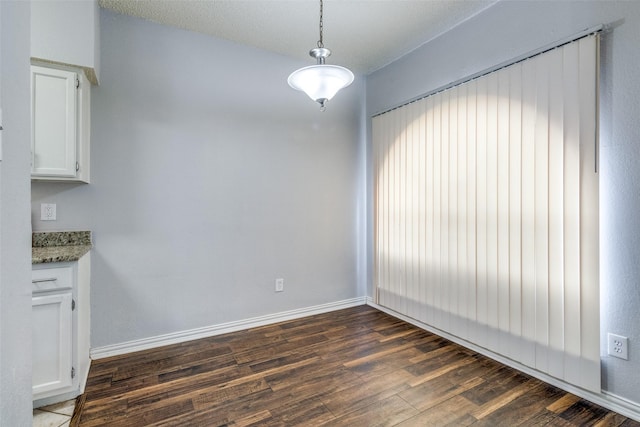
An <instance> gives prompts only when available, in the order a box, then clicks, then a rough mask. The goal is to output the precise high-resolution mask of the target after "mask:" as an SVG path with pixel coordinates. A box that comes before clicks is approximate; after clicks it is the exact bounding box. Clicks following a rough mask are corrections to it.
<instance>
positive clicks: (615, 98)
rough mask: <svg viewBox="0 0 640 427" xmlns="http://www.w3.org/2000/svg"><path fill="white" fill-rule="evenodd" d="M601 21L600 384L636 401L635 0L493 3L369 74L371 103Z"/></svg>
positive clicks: (638, 12) (413, 93) (375, 108)
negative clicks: (619, 347)
mask: <svg viewBox="0 0 640 427" xmlns="http://www.w3.org/2000/svg"><path fill="white" fill-rule="evenodd" d="M598 24H611V25H612V26H613V27H614V28H613V29H612V30H611V31H608V32H606V33H605V34H604V35H603V39H602V44H601V47H602V52H601V58H602V62H601V98H600V108H601V111H600V127H601V128H600V221H601V225H600V227H601V231H600V235H601V249H600V250H601V281H600V285H601V336H602V339H601V354H602V366H603V382H602V384H603V389H604V390H607V391H608V392H610V393H613V394H616V395H618V396H622V397H624V398H627V399H629V400H631V401H634V402H637V403H640V387H638V384H639V382H640V376H639V374H638V373H639V372H640V327H639V325H640V310H638V307H640V283H639V282H640V262H638V260H639V259H640V216H639V215H638V213H637V212H638V209H639V208H640V168H638V164H640V147H639V145H638V144H639V141H640V127H638V118H639V117H640V104H639V103H638V99H640V79H638V70H640V49H638V46H639V45H640V2H637V1H636V2H632V1H629V2H627V1H609V2H604V1H578V2H569V1H563V2H559V1H556V2H540V1H517V2H516V1H504V2H499V3H497V4H496V5H494V6H492V7H490V8H489V9H487V10H485V11H484V12H482V13H481V14H479V15H477V16H476V17H475V18H473V19H471V20H469V21H467V22H464V23H463V24H461V25H459V26H458V27H457V28H454V29H453V30H451V31H449V32H447V33H445V34H444V35H442V36H441V37H439V38H436V39H434V40H432V41H430V42H429V43H426V44H425V45H423V46H422V47H420V48H419V49H417V50H416V51H414V52H411V53H410V54H408V55H406V56H405V57H403V58H401V59H399V60H398V61H396V62H394V63H392V64H390V65H389V66H387V67H385V68H383V69H381V70H378V71H377V72H375V73H373V74H372V75H370V76H369V77H368V79H367V110H368V114H373V113H376V112H380V111H384V110H386V109H388V108H390V107H393V106H397V105H399V104H402V103H403V102H405V101H407V100H409V99H413V98H415V97H417V96H419V95H421V94H425V93H428V92H430V91H432V90H434V89H436V88H438V87H441V86H444V85H446V84H448V83H450V82H453V81H456V80H459V79H461V78H463V77H465V76H469V75H472V74H474V73H477V72H480V71H482V70H485V69H488V68H490V67H492V66H494V65H497V64H500V63H502V62H504V61H508V60H509V59H512V58H515V57H517V56H519V55H522V54H525V53H527V52H530V51H533V50H535V49H537V48H540V47H543V46H545V45H548V44H550V43H553V42H554V41H556V40H559V39H562V38H564V37H567V36H570V35H572V34H575V33H577V32H579V31H581V30H584V29H586V28H590V27H593V26H595V25H598ZM369 174H371V171H370V170H369ZM370 176H371V175H370ZM369 182H371V181H369ZM370 191H371V190H370ZM370 191H369V192H370ZM369 203H370V205H369V212H371V211H372V209H371V197H369ZM369 219H371V215H369ZM369 235H371V233H370V234H369ZM369 244H370V246H369V247H371V242H369ZM370 253H371V252H369V254H370ZM368 283H369V294H370V295H371V294H372V293H371V292H372V284H371V278H369V281H368ZM609 331H610V332H614V333H617V334H621V335H624V336H627V337H629V361H623V360H620V359H615V358H611V357H608V356H607V355H606V333H607V332H609Z"/></svg>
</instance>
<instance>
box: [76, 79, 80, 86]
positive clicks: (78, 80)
mask: <svg viewBox="0 0 640 427" xmlns="http://www.w3.org/2000/svg"><path fill="white" fill-rule="evenodd" d="M79 88H80V79H79V78H77V77H76V89H79Z"/></svg>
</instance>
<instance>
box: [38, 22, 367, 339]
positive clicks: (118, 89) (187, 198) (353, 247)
mask: <svg viewBox="0 0 640 427" xmlns="http://www.w3.org/2000/svg"><path fill="white" fill-rule="evenodd" d="M100 26H101V54H102V58H101V63H102V65H101V67H102V72H101V79H100V86H99V87H94V88H93V90H92V93H91V97H92V132H91V133H92V141H91V162H92V164H91V175H92V176H91V184H89V185H76V184H64V183H34V184H33V186H32V202H33V203H32V220H33V227H34V230H69V229H89V230H92V231H93V233H94V236H93V237H94V246H95V248H94V250H93V252H92V284H91V299H92V307H91V310H92V311H91V316H92V337H91V340H92V347H94V348H95V347H100V346H105V345H109V344H116V343H121V342H125V341H129V340H135V339H141V338H148V337H153V336H156V335H159V334H166V333H171V332H178V331H184V330H189V329H192V328H198V327H204V326H210V325H216V324H220V323H224V322H230V321H235V320H242V319H247V318H251V317H255V316H261V315H266V314H273V313H278V312H282V311H286V310H292V309H298V308H303V307H309V306H314V305H318V304H324V303H331V302H336V301H341V300H345V299H349V298H354V297H356V296H362V295H364V292H365V286H364V285H360V286H359V285H358V283H359V282H358V280H359V273H358V268H357V267H358V253H359V252H358V251H359V250H360V251H362V247H363V245H358V240H357V239H358V236H363V233H361V232H359V231H358V227H359V226H360V224H361V222H360V221H358V218H357V213H358V210H357V207H358V206H360V207H361V208H362V206H363V205H364V203H363V198H362V197H361V194H362V192H361V191H360V188H359V185H362V176H363V169H362V162H361V161H360V158H361V157H359V152H360V151H362V149H363V147H364V140H365V138H364V133H363V132H362V122H361V117H362V111H363V108H364V107H363V101H362V100H363V99H364V97H363V91H364V84H363V83H362V80H363V79H362V78H358V77H357V79H358V80H357V82H356V83H354V84H353V85H352V86H351V87H349V88H347V89H346V90H344V91H343V92H341V93H340V94H338V95H337V96H336V98H335V99H334V100H332V101H331V103H330V104H328V107H327V111H326V112H325V113H320V112H319V110H318V106H317V105H315V103H313V102H312V101H311V100H310V99H308V98H307V97H306V95H304V94H303V93H301V92H296V91H294V90H292V89H290V88H289V87H288V85H287V83H286V79H287V76H288V75H289V73H290V72H292V71H293V70H295V69H296V68H299V67H300V66H303V65H309V64H308V63H303V62H299V61H296V60H293V59H290V58H286V57H283V56H279V55H275V54H272V53H268V52H265V51H261V50H258V49H254V48H250V47H246V46H242V45H238V44H234V43H231V42H227V41H224V40H219V39H215V38H212V37H209V36H205V35H201V34H196V33H192V32H187V31H183V30H178V29H174V28H170V27H166V26H162V25H158V24H154V23H151V22H148V21H143V20H140V19H136V18H131V17H124V16H120V15H116V14H113V13H111V12H106V11H101V24H100ZM42 202H47V203H49V202H50V203H56V204H57V216H58V220H57V221H55V222H42V221H40V220H39V207H40V203H42ZM360 264H362V263H360ZM278 277H282V278H284V280H285V291H284V292H283V293H277V294H276V293H275V292H274V280H275V279H276V278H278ZM362 277H364V276H362ZM360 283H364V282H360Z"/></svg>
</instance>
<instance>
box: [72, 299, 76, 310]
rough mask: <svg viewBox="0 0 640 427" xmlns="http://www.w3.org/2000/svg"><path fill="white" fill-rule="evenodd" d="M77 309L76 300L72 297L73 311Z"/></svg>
mask: <svg viewBox="0 0 640 427" xmlns="http://www.w3.org/2000/svg"><path fill="white" fill-rule="evenodd" d="M75 309H76V300H74V299H72V300H71V311H73V310H75Z"/></svg>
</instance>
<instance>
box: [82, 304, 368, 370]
mask: <svg viewBox="0 0 640 427" xmlns="http://www.w3.org/2000/svg"><path fill="white" fill-rule="evenodd" d="M365 304H366V297H357V298H351V299H347V300H342V301H336V302H330V303H327V304H320V305H315V306H312V307H305V308H298V309H295V310H289V311H283V312H280V313H274V314H268V315H266V316H259V317H252V318H250V319H244V320H237V321H234V322H228V323H221V324H218V325H212V326H205V327H202V328H196V329H190V330H187V331H180V332H173V333H170V334H164V335H157V336H155V337H150V338H143V339H139V340H133V341H127V342H123V343H119V344H112V345H106V346H102V347H96V348H92V349H91V352H90V355H91V359H94V360H96V359H103V358H105V357H111V356H119V355H122V354H127V353H133V352H135V351H141V350H149V349H151V348H156V347H162V346H165V345H170V344H178V343H181V342H185V341H191V340H196V339H200V338H208V337H212V336H215V335H222V334H226V333H229V332H236V331H240V330H243V329H250V328H256V327H258V326H265V325H269V324H272V323H278V322H283V321H286V320H292V319H298V318H301V317H306V316H312V315H314V314H321V313H327V312H330V311H336V310H342V309H344V308H350V307H355V306H358V305H365Z"/></svg>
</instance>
